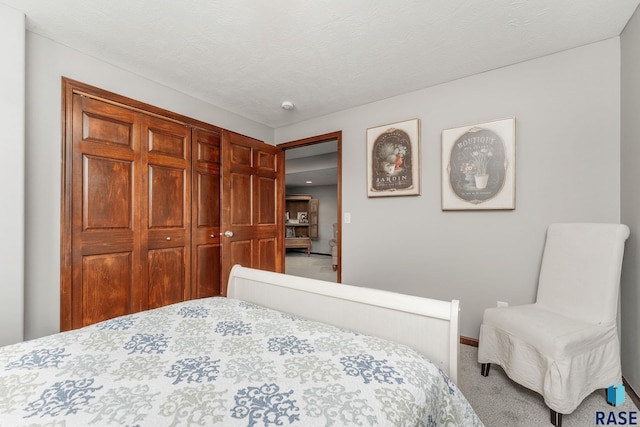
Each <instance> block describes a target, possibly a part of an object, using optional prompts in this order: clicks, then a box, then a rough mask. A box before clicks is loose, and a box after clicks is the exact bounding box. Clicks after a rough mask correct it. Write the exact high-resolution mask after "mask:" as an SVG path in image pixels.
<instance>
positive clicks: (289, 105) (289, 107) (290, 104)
mask: <svg viewBox="0 0 640 427" xmlns="http://www.w3.org/2000/svg"><path fill="white" fill-rule="evenodd" d="M280 106H281V107H282V108H284V109H285V110H293V102H291V101H283V102H282V104H281V105H280Z"/></svg>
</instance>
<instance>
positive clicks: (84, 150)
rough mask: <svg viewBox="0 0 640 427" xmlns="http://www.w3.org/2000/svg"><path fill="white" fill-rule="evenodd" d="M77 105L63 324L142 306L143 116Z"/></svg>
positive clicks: (97, 104)
mask: <svg viewBox="0 0 640 427" xmlns="http://www.w3.org/2000/svg"><path fill="white" fill-rule="evenodd" d="M71 103H72V111H73V115H72V117H71V119H70V127H69V128H68V131H69V132H70V137H68V139H70V141H71V143H70V147H69V148H70V149H71V154H70V156H69V157H67V159H70V161H71V165H70V168H71V176H72V177H73V179H71V180H70V182H69V187H68V191H70V193H71V197H70V199H69V200H70V201H69V205H68V206H69V211H70V212H69V215H70V217H71V221H70V222H69V223H68V224H69V225H70V227H69V230H70V234H71V239H70V240H71V245H70V248H71V251H70V262H69V264H70V265H69V270H68V271H69V273H68V274H69V276H68V277H70V280H65V281H63V283H62V284H61V316H60V320H61V322H60V323H61V329H62V330H68V329H73V328H78V327H82V326H85V325H87V324H89V323H95V322H98V321H101V320H105V319H109V318H112V317H116V316H119V315H121V314H123V313H126V312H131V311H132V310H133V309H134V308H135V300H136V298H137V292H136V291H135V288H134V285H133V284H134V283H135V282H136V280H137V274H136V270H135V268H133V265H134V263H135V254H137V253H138V252H139V249H140V244H141V240H140V238H139V236H138V235H137V234H136V224H137V217H136V212H137V207H138V205H137V201H136V197H135V196H134V193H135V190H136V188H137V187H138V185H139V180H138V178H136V175H137V172H138V171H137V169H136V166H135V165H136V164H137V163H139V153H138V150H137V147H138V142H137V140H138V135H139V115H138V114H136V113H133V112H131V111H129V110H126V109H124V108H120V107H117V106H113V105H110V104H106V103H104V102H101V101H97V100H94V99H90V98H86V97H83V96H80V95H73V96H72V98H71ZM67 167H69V166H67Z"/></svg>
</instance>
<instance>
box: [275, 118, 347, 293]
mask: <svg viewBox="0 0 640 427" xmlns="http://www.w3.org/2000/svg"><path fill="white" fill-rule="evenodd" d="M332 141H337V142H338V183H337V186H336V197H337V205H338V209H337V210H338V212H337V224H338V269H337V271H336V273H337V282H338V283H341V282H342V131H341V130H339V131H335V132H330V133H325V134H322V135H316V136H311V137H308V138H304V139H297V140H294V141H289V142H283V143H282V144H277V145H276V147H278V148H280V150H281V151H282V153H283V154H284V152H285V151H286V150H290V149H292V148H300V147H306V146H309V145H315V144H322V143H324V142H332ZM285 158H286V155H282V156H280V170H281V171H283V173H284V175H285V176H286V173H287V171H286V170H285ZM285 181H286V178H285V179H283V180H282V181H281V182H280V190H281V195H282V206H284V203H285V200H284V199H285V196H286V190H285ZM282 214H283V215H284V212H283V213H282ZM281 231H282V235H283V236H284V234H285V230H284V225H283V226H282V230H281ZM282 241H283V243H282V249H281V251H282V257H281V262H282V265H281V270H282V271H284V263H285V248H284V239H282Z"/></svg>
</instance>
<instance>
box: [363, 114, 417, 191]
mask: <svg viewBox="0 0 640 427" xmlns="http://www.w3.org/2000/svg"><path fill="white" fill-rule="evenodd" d="M419 194H420V120H418V119H413V120H407V121H404V122H398V123H392V124H389V125H384V126H377V127H374V128H369V129H367V196H369V197H383V196H415V195H419Z"/></svg>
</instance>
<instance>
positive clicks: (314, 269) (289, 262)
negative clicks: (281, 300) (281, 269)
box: [285, 251, 338, 282]
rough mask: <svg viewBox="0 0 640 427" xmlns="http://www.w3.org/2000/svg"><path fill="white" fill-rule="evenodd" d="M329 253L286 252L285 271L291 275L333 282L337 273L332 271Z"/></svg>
mask: <svg viewBox="0 0 640 427" xmlns="http://www.w3.org/2000/svg"><path fill="white" fill-rule="evenodd" d="M331 265H332V258H331V255H317V254H311V256H307V254H306V253H303V252H293V251H289V252H287V257H286V259H285V272H286V273H287V274H291V275H293V276H300V277H308V278H311V279H319V280H325V281H327V282H335V281H336V280H337V278H338V275H337V273H336V272H335V271H333V268H332V267H331Z"/></svg>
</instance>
